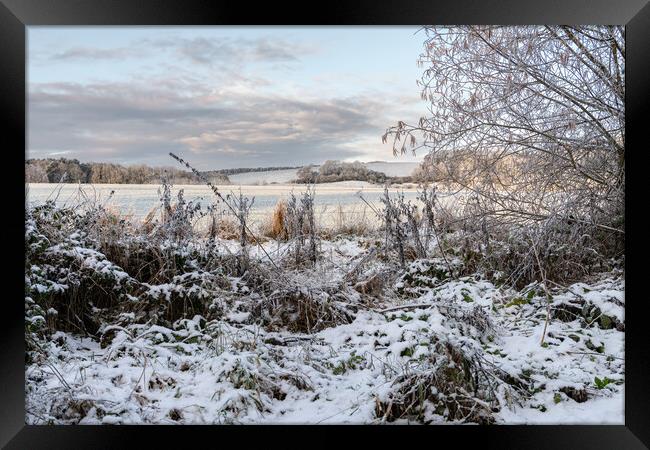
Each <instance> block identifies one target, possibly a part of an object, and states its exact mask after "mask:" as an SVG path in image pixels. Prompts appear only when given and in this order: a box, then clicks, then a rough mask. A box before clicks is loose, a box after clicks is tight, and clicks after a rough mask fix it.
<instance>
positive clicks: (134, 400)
mask: <svg viewBox="0 0 650 450" xmlns="http://www.w3.org/2000/svg"><path fill="white" fill-rule="evenodd" d="M220 245H224V246H228V245H231V246H233V249H234V248H235V246H236V243H235V242H227V241H224V242H221V243H220ZM265 245H266V246H267V247H266V248H267V251H268V252H270V253H272V254H274V255H278V254H280V253H281V250H282V249H281V246H279V245H276V244H275V243H272V242H268V243H267V244H265ZM321 246H322V248H321V251H322V254H323V255H324V262H323V263H322V264H320V265H318V266H317V267H315V268H313V269H310V270H306V271H298V272H286V274H285V275H284V276H286V277H287V281H286V283H287V284H289V285H294V284H295V285H297V286H302V288H301V289H306V290H312V291H313V292H320V294H319V295H321V296H325V297H323V300H322V301H323V302H325V303H323V304H325V305H328V307H335V306H336V305H337V302H340V300H337V298H338V297H336V294H334V292H335V291H336V290H337V289H338V288H337V286H343V283H345V280H346V276H348V274H349V273H351V272H350V271H351V268H354V267H359V266H360V264H361V263H362V261H369V262H367V263H365V265H363V269H362V271H361V275H360V276H359V277H358V279H359V280H361V281H360V283H361V287H360V285H357V286H356V287H355V289H348V290H346V291H341V293H345V294H346V295H347V299H348V300H347V305H345V307H346V308H348V311H351V313H350V316H349V320H342V321H341V322H340V323H338V324H333V325H330V326H319V323H311V324H309V325H308V326H310V327H312V328H313V331H312V332H306V331H304V330H303V331H296V330H293V331H290V329H291V327H290V326H289V327H287V326H286V323H285V325H284V326H281V325H278V326H270V325H269V322H264V321H263V320H262V321H260V319H259V318H260V317H263V316H260V315H259V313H258V312H257V311H258V309H256V308H257V306H258V305H261V303H260V302H261V299H260V298H259V297H258V296H256V295H255V293H253V292H250V291H249V289H248V287H246V283H245V282H244V281H243V280H241V279H237V278H231V283H232V292H231V293H230V294H229V295H228V296H227V297H224V298H214V299H213V308H217V307H218V308H219V310H220V311H221V312H220V314H215V315H214V317H213V318H211V319H210V320H207V319H206V318H204V317H201V316H198V315H195V316H194V317H186V318H183V319H179V320H177V321H176V322H174V324H173V325H171V326H170V327H165V326H161V325H159V324H152V323H151V321H150V320H149V321H147V320H141V319H137V313H123V314H122V315H121V316H120V317H119V319H118V320H115V321H114V322H112V323H107V324H105V326H104V327H103V328H102V329H101V334H102V336H110V339H108V338H107V339H105V340H104V339H103V338H102V339H100V340H96V339H91V338H89V337H84V336H83V335H81V334H78V333H74V332H62V331H58V332H56V333H55V334H54V335H53V336H51V338H50V339H48V340H47V341H42V342H39V343H37V344H36V345H38V346H40V351H38V352H36V353H35V354H36V356H35V358H34V361H33V362H32V363H31V364H29V365H27V366H26V381H27V390H26V404H27V417H26V420H27V422H28V423H30V424H43V423H80V424H140V423H157V424H177V423H180V424H205V423H383V422H386V421H394V422H395V423H434V424H435V423H449V416H450V414H452V415H453V416H454V419H453V420H452V422H458V423H464V422H466V421H467V420H464V418H465V417H474V416H473V415H472V414H474V413H475V412H476V411H478V410H481V409H483V410H484V413H481V414H482V415H491V417H492V418H491V419H490V420H493V421H494V422H493V423H497V424H500V423H504V424H514V423H526V424H542V423H544V424H577V423H579V424H622V423H624V404H623V398H624V397H623V394H624V378H625V367H624V360H623V355H624V336H625V333H624V331H623V330H624V322H623V321H624V305H625V304H624V281H623V278H622V274H620V273H608V274H603V275H602V276H599V277H595V278H594V279H593V280H590V281H589V283H576V284H574V285H571V286H567V287H565V288H562V289H560V288H558V289H557V290H556V291H554V293H553V301H552V302H550V303H549V302H547V301H546V296H545V295H544V293H543V292H542V291H541V289H540V288H539V286H529V287H528V288H526V289H524V290H522V291H521V292H515V291H513V290H511V289H507V288H504V287H497V286H495V285H494V284H493V283H492V282H490V281H488V280H486V279H484V278H483V277H482V276H480V275H478V274H477V275H475V276H466V277H460V278H458V277H454V278H452V277H448V276H447V275H448V274H447V275H445V274H444V270H442V271H441V269H440V261H433V260H416V261H414V262H412V263H411V264H410V265H409V267H408V269H407V270H406V271H405V272H403V273H399V274H392V275H391V274H390V273H388V274H387V273H386V271H390V270H391V269H390V266H388V265H386V264H385V263H383V262H382V261H381V260H380V259H376V258H375V259H373V258H371V256H372V255H369V248H370V247H371V245H370V241H369V240H367V239H365V238H340V239H337V240H336V241H323V242H322V243H321ZM273 252H275V253H273ZM256 255H257V256H259V257H262V254H261V252H260V251H259V249H258V250H257V251H255V252H254V253H253V257H255V256H256ZM76 257H78V258H81V260H82V261H86V262H85V263H84V264H86V265H87V264H89V263H90V262H92V264H95V265H97V264H99V265H100V266H102V267H106V270H107V271H117V272H120V269H119V268H115V267H113V268H111V267H110V265H107V264H101V260H102V258H103V255H101V254H99V255H98V254H97V253H89V252H86V253H83V252H81V253H79V254H78V255H77V256H76ZM37 269H38V268H36V269H34V268H32V273H40V272H39V270H37ZM122 273H124V272H122ZM120 276H121V275H120ZM377 276H378V277H379V278H381V280H382V284H381V287H380V288H379V291H377V292H373V293H372V294H369V293H368V292H367V290H366V288H365V287H363V286H369V285H368V284H367V283H366V284H364V280H365V281H366V282H367V281H368V280H370V279H372V278H373V277H377ZM43 289H44V288H43ZM149 289H150V291H153V290H156V292H158V294H156V295H162V297H161V298H163V299H164V298H165V296H167V298H169V294H170V292H171V291H173V290H174V289H175V287H174V286H173V284H165V285H159V286H150V288H149ZM368 289H370V288H368ZM326 292H330V293H331V294H330V296H329V297H328V294H326ZM147 295H149V294H147ZM133 301H135V302H137V301H138V300H137V299H134V300H133ZM215 305H216V306H215ZM136 310H137V308H136ZM549 312H550V316H548V318H547V313H549ZM56 313H57V312H56V311H48V312H47V313H45V315H48V314H50V315H51V314H56ZM30 320H36V319H34V318H33V317H32V318H30ZM289 324H290V322H289ZM542 336H543V339H542ZM459 358H460V359H459ZM441 364H442V365H441ZM459 364H460V366H458V365H459ZM441 370H442V371H441ZM449 370H452V372H451V373H449ZM454 370H455V371H454ZM469 373H471V374H472V376H473V377H474V376H475V377H476V378H477V379H476V381H474V380H472V379H469V378H467V377H466V376H467V375H468V374H469ZM432 374H433V375H432ZM443 375H444V376H449V377H451V378H449V379H450V380H454V379H456V378H454V377H460V379H459V380H458V382H459V383H461V386H473V387H475V388H476V389H477V390H484V391H485V392H484V394H482V395H483V397H481V398H483V399H484V400H479V401H476V403H473V404H472V405H473V406H472V410H471V411H469V412H467V413H466V414H465V412H466V411H467V409H463V408H461V407H460V406H459V407H458V411H461V412H463V414H460V413H458V412H456V413H452V411H451V409H453V405H454V404H455V403H454V402H460V403H458V404H459V405H460V404H461V403H462V402H463V401H465V400H467V399H469V398H470V397H471V396H470V393H468V392H465V391H464V390H463V389H464V388H454V389H453V390H452V392H451V393H450V392H447V391H444V389H446V388H444V387H441V385H440V383H439V381H440V379H441V377H443ZM432 376H433V378H432ZM481 376H485V380H483V381H482V380H481V379H479V378H480V377H481ZM436 377H438V378H436ZM416 394H417V395H416ZM464 396H467V399H465V398H464ZM413 398H415V399H418V398H419V399H420V400H417V401H418V402H419V403H417V404H416V406H410V405H406V404H405V403H404V399H413ZM436 399H438V400H436ZM414 401H415V400H414ZM436 401H438V403H436ZM462 405H466V403H462ZM409 407H410V409H409ZM475 409H476V411H474V410H475ZM400 411H407V412H408V413H400ZM454 414H455V415H454ZM491 423H492V422H491Z"/></svg>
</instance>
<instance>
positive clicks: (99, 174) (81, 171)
mask: <svg viewBox="0 0 650 450" xmlns="http://www.w3.org/2000/svg"><path fill="white" fill-rule="evenodd" d="M206 174H207V176H208V178H209V179H210V181H211V182H212V183H215V184H230V180H229V179H228V176H227V175H225V174H223V173H219V172H217V171H210V172H206ZM163 178H164V179H166V180H167V181H168V182H170V183H173V184H202V183H203V181H201V180H200V179H199V178H198V177H197V176H196V175H195V174H193V173H192V172H190V171H185V170H180V169H176V168H174V167H150V166H147V165H144V164H137V165H131V166H123V165H120V164H114V163H94V162H90V163H82V162H80V161H79V160H77V159H67V158H59V159H55V158H45V159H28V160H27V161H26V162H25V182H26V183H60V182H64V183H93V184H157V183H160V181H161V179H163Z"/></svg>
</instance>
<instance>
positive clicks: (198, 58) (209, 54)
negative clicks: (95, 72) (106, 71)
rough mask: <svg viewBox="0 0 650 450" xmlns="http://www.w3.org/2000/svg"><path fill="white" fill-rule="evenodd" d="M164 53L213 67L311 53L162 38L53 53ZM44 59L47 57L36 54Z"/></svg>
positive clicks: (266, 42) (278, 43) (259, 44)
mask: <svg viewBox="0 0 650 450" xmlns="http://www.w3.org/2000/svg"><path fill="white" fill-rule="evenodd" d="M161 51H171V52H173V53H176V54H178V55H180V56H181V57H183V58H186V59H188V60H190V61H192V62H194V63H198V64H202V65H209V66H227V65H233V64H235V65H239V64H242V63H246V62H267V63H276V64H277V63H285V65H284V66H276V67H284V68H286V63H291V62H294V61H297V60H298V56H300V55H302V54H305V53H307V52H309V51H311V50H310V49H308V48H307V47H305V46H304V45H301V44H300V43H295V42H288V41H285V40H281V39H269V38H256V39H244V38H238V39H233V38H223V37H219V38H216V37H214V38H211V37H210V38H209V37H196V38H191V39H188V38H182V37H178V38H158V39H141V40H138V41H134V42H132V43H131V45H130V46H128V47H116V48H101V47H84V46H79V47H72V48H68V49H65V50H63V51H61V52H58V53H54V54H51V55H50V56H49V57H48V58H47V59H49V60H53V61H73V60H74V61H83V60H120V59H125V58H133V57H146V56H147V55H153V54H156V53H158V52H161ZM34 56H37V57H38V58H39V59H41V58H42V57H43V56H44V55H42V54H39V55H34Z"/></svg>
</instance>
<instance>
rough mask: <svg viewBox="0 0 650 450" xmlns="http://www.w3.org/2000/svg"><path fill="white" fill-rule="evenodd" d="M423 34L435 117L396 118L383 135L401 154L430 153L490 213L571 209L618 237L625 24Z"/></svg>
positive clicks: (426, 83) (538, 214)
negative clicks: (409, 120)
mask: <svg viewBox="0 0 650 450" xmlns="http://www.w3.org/2000/svg"><path fill="white" fill-rule="evenodd" d="M425 32H426V36H427V39H426V41H425V43H424V52H423V54H422V55H421V57H420V63H421V64H422V65H425V66H426V70H425V71H424V74H423V76H422V79H421V80H420V81H419V84H420V85H421V87H422V98H423V99H425V100H428V101H429V102H430V106H429V115H428V116H427V117H422V118H421V119H420V121H419V123H418V124H417V125H408V124H406V123H404V122H399V123H398V124H397V125H396V126H395V127H392V128H389V129H388V130H387V132H386V134H385V135H384V137H383V139H384V141H387V140H388V139H389V137H392V139H393V148H394V151H395V152H396V153H399V152H401V153H404V152H406V151H407V148H411V149H412V150H413V151H414V152H415V151H416V150H417V149H420V148H426V149H427V150H428V155H427V164H428V165H429V166H430V167H432V168H433V169H434V170H435V171H436V172H437V173H435V177H437V178H438V179H443V180H444V181H447V182H450V183H452V184H455V185H457V186H459V187H460V188H462V189H463V190H466V191H467V192H473V193H478V194H480V195H481V196H482V197H484V200H485V201H484V203H483V204H484V205H485V206H486V207H487V208H489V212H490V213H492V214H496V215H502V216H509V217H510V216H514V217H516V218H517V219H521V218H525V219H528V220H530V219H533V220H544V219H546V218H548V217H549V216H550V215H553V214H557V213H558V212H559V211H564V212H565V213H567V214H569V213H570V214H571V215H572V216H574V217H575V218H578V217H581V220H589V221H592V222H593V223H594V224H596V225H601V226H603V227H607V228H610V229H616V230H618V232H621V233H622V224H623V222H622V220H623V199H624V195H623V193H624V185H625V171H624V163H625V100H624V99H625V40H624V29H623V28H622V27H615V26H584V27H583V26H580V27H569V26H523V27H522V26H517V27H514V26H461V27H426V28H425ZM612 213H613V214H612ZM596 217H597V218H598V219H596ZM608 218H609V219H614V220H609V222H610V223H605V222H603V223H596V222H595V220H601V221H606V220H607V219H608Z"/></svg>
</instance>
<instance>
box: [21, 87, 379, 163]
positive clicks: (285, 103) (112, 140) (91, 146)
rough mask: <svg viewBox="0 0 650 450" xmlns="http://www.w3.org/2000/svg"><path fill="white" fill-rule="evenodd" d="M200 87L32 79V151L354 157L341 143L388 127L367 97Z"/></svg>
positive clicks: (140, 158)
mask: <svg viewBox="0 0 650 450" xmlns="http://www.w3.org/2000/svg"><path fill="white" fill-rule="evenodd" d="M188 88H189V91H191V92H193V94H192V95H187V92H188ZM204 89H205V87H204V86H201V85H191V86H188V84H187V83H186V82H184V81H179V80H176V81H170V80H168V82H167V83H161V84H152V83H150V84H146V85H145V84H117V83H116V84H103V85H78V84H68V83H57V84H47V85H36V86H31V87H30V93H29V110H28V111H29V116H28V137H29V151H30V153H31V152H33V154H34V155H37V154H38V155H39V156H43V153H47V152H49V154H54V153H56V152H68V153H66V154H65V156H66V157H72V158H78V159H80V160H82V161H101V160H110V161H116V162H123V163H136V162H144V163H147V164H151V165H168V164H169V163H170V161H169V158H168V156H167V154H168V152H170V151H172V152H176V153H179V154H181V155H186V156H187V159H188V160H190V161H192V162H193V163H195V164H196V165H197V166H199V167H200V168H201V169H214V168H219V167H241V166H251V165H252V166H263V165H267V166H269V165H298V164H306V163H320V162H322V161H323V160H325V159H343V158H348V157H352V158H354V157H356V156H358V155H357V154H356V153H355V151H353V150H351V149H350V148H348V147H347V146H346V145H345V144H347V143H349V142H350V140H352V139H355V138H358V137H359V136H372V137H374V136H376V137H377V141H378V142H379V135H380V134H381V132H383V128H382V127H383V126H384V125H385V124H383V123H382V125H380V126H378V125H377V124H376V121H377V116H378V115H380V113H381V111H382V106H381V104H380V103H378V102H376V101H375V100H373V99H369V98H363V97H359V98H354V99H349V98H342V99H329V100H322V101H314V102H308V101H302V100H296V99H290V98H281V97H268V96H262V95H255V94H253V95H251V94H247V95H245V96H244V95H241V96H238V95H237V94H232V93H231V94H224V95H223V96H214V97H211V96H208V95H201V94H199V93H200V92H209V90H207V89H205V90H204Z"/></svg>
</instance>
